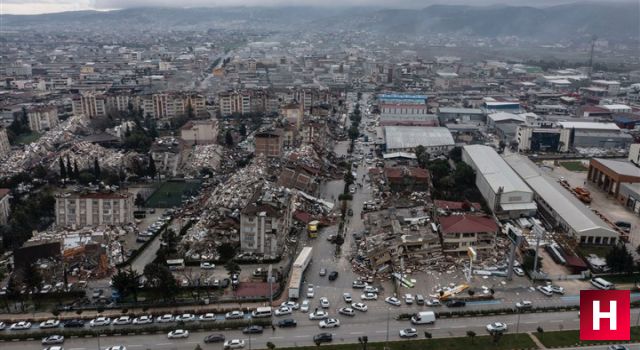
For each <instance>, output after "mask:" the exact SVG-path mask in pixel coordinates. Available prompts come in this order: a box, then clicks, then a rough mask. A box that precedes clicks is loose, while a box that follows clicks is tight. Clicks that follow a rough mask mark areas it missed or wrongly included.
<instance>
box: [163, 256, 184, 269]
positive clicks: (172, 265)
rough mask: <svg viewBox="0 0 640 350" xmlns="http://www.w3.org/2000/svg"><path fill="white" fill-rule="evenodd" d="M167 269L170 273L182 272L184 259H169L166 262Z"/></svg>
mask: <svg viewBox="0 0 640 350" xmlns="http://www.w3.org/2000/svg"><path fill="white" fill-rule="evenodd" d="M167 267H168V268H169V270H171V271H180V270H184V259H169V260H167Z"/></svg>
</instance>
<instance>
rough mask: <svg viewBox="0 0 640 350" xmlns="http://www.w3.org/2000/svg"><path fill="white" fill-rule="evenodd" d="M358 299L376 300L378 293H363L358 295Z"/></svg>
mask: <svg viewBox="0 0 640 350" xmlns="http://www.w3.org/2000/svg"><path fill="white" fill-rule="evenodd" d="M360 299H362V300H378V294H376V293H364V294H362V295H360Z"/></svg>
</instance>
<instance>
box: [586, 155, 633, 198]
mask: <svg viewBox="0 0 640 350" xmlns="http://www.w3.org/2000/svg"><path fill="white" fill-rule="evenodd" d="M587 179H588V180H589V181H591V182H593V183H594V184H596V186H598V187H600V188H601V189H602V190H604V191H605V192H607V193H609V194H612V195H614V196H615V197H617V196H618V193H619V192H620V185H621V184H623V183H640V168H638V167H637V166H636V165H634V164H633V163H631V162H628V161H626V160H616V159H603V158H592V159H591V160H590V161H589V174H588V175H587Z"/></svg>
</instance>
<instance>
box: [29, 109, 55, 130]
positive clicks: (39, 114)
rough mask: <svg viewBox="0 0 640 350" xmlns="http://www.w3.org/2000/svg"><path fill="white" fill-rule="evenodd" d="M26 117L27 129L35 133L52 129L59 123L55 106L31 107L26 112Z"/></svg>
mask: <svg viewBox="0 0 640 350" xmlns="http://www.w3.org/2000/svg"><path fill="white" fill-rule="evenodd" d="M27 116H28V117H29V128H30V129H31V131H35V132H42V131H45V130H49V129H53V128H54V127H55V126H56V125H58V123H59V122H60V120H59V119H58V108H57V107H56V106H37V107H32V108H30V109H29V110H28V111H27Z"/></svg>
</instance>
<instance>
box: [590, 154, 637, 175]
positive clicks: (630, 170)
mask: <svg viewBox="0 0 640 350" xmlns="http://www.w3.org/2000/svg"><path fill="white" fill-rule="evenodd" d="M593 161H594V162H598V163H600V164H602V165H604V166H605V167H607V168H609V169H611V170H612V171H614V172H615V173H617V174H620V175H624V176H633V177H638V178H640V168H638V167H637V166H635V165H634V164H633V163H631V162H629V161H626V160H614V159H603V158H593Z"/></svg>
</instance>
